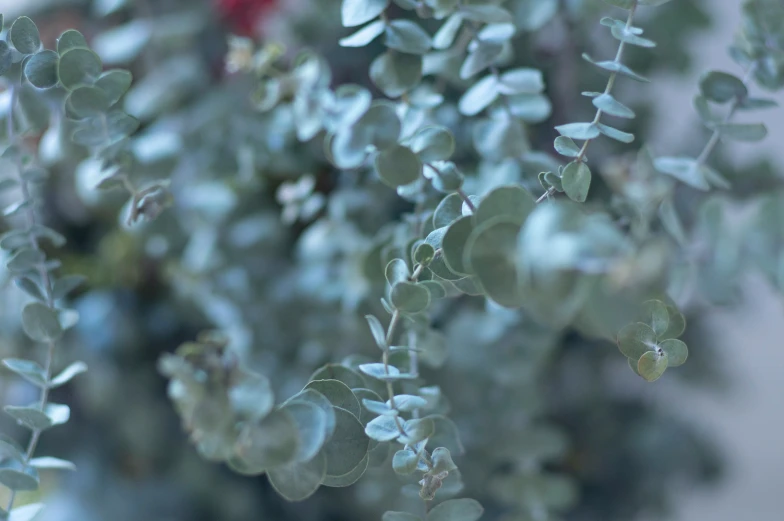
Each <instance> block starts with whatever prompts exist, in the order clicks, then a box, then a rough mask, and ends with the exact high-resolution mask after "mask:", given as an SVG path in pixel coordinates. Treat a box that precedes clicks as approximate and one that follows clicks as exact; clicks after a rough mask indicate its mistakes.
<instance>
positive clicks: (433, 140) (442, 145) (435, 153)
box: [411, 127, 455, 163]
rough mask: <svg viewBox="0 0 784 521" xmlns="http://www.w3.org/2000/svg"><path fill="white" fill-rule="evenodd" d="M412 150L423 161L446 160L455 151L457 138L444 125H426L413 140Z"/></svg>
mask: <svg viewBox="0 0 784 521" xmlns="http://www.w3.org/2000/svg"><path fill="white" fill-rule="evenodd" d="M411 150H412V151H413V152H414V153H415V154H416V155H417V156H419V159H420V161H422V162H423V163H431V162H433V161H445V160H447V159H449V158H450V157H451V156H452V154H453V153H454V151H455V138H454V136H452V133H451V132H450V131H449V129H447V128H444V127H424V128H422V129H420V130H419V131H418V132H417V133H416V135H414V137H413V138H412V140H411Z"/></svg>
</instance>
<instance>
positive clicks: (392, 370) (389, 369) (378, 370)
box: [359, 363, 412, 381]
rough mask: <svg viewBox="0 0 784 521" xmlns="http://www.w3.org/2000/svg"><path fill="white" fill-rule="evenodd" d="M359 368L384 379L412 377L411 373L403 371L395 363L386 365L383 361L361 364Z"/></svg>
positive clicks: (369, 374) (374, 376) (392, 379)
mask: <svg viewBox="0 0 784 521" xmlns="http://www.w3.org/2000/svg"><path fill="white" fill-rule="evenodd" d="M359 370H360V371H362V372H363V373H365V374H366V375H368V376H372V377H373V378H377V379H378V380H382V381H394V380H405V379H410V378H412V377H411V375H408V374H405V373H401V372H400V369H398V368H397V367H395V366H393V365H389V364H387V365H386V366H385V365H384V364H381V363H372V364H360V366H359Z"/></svg>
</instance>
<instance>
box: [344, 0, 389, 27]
mask: <svg viewBox="0 0 784 521" xmlns="http://www.w3.org/2000/svg"><path fill="white" fill-rule="evenodd" d="M388 4H389V0H343V5H342V6H341V9H340V18H341V21H342V22H343V26H344V27H355V26H357V25H362V24H363V23H365V22H369V21H370V20H372V19H374V18H376V17H378V16H380V15H381V13H383V12H384V10H385V9H386V8H387V5H388Z"/></svg>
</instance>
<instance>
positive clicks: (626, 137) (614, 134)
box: [596, 123, 634, 143]
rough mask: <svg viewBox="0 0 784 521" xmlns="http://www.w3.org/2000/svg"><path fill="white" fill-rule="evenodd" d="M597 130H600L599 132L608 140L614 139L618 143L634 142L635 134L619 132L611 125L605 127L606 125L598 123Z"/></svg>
mask: <svg viewBox="0 0 784 521" xmlns="http://www.w3.org/2000/svg"><path fill="white" fill-rule="evenodd" d="M596 128H598V129H599V132H601V133H602V134H604V135H605V136H607V137H608V138H610V139H614V140H616V141H620V142H621V143H631V142H632V141H634V134H630V133H628V132H623V131H621V130H618V129H617V128H613V127H611V126H609V125H605V124H604V123H597V124H596Z"/></svg>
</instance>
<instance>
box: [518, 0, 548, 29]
mask: <svg viewBox="0 0 784 521" xmlns="http://www.w3.org/2000/svg"><path fill="white" fill-rule="evenodd" d="M513 6H514V15H515V22H516V23H517V26H518V27H519V28H520V29H522V30H524V31H538V30H539V29H541V28H542V27H544V26H545V25H546V24H547V23H548V22H549V21H550V20H552V19H553V17H554V16H555V15H556V14H557V13H558V0H519V1H518V2H515V3H514V4H513Z"/></svg>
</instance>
